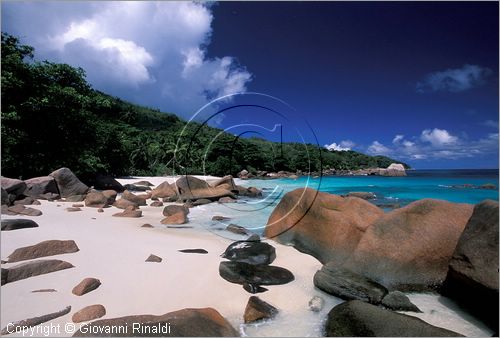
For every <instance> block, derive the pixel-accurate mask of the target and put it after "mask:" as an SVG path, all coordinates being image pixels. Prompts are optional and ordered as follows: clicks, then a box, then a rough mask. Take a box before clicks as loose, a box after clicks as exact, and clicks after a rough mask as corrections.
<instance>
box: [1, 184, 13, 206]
mask: <svg viewBox="0 0 500 338" xmlns="http://www.w3.org/2000/svg"><path fill="white" fill-rule="evenodd" d="M1 190H2V205H10V204H11V200H10V197H9V193H8V192H7V190H5V189H4V188H3V187H2V188H1Z"/></svg>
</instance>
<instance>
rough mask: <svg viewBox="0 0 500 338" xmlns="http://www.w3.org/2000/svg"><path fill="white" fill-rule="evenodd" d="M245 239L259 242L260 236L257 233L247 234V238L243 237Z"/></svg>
mask: <svg viewBox="0 0 500 338" xmlns="http://www.w3.org/2000/svg"><path fill="white" fill-rule="evenodd" d="M245 241H247V242H260V236H259V235H257V234H251V235H250V236H248V238H247V239H245Z"/></svg>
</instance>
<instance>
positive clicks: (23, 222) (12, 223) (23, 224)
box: [2, 218, 38, 231]
mask: <svg viewBox="0 0 500 338" xmlns="http://www.w3.org/2000/svg"><path fill="white" fill-rule="evenodd" d="M37 227H38V224H37V223H36V222H35V221H33V220H31V219H24V218H18V219H2V231H10V230H19V229H26V228H37Z"/></svg>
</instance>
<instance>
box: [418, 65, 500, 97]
mask: <svg viewBox="0 0 500 338" xmlns="http://www.w3.org/2000/svg"><path fill="white" fill-rule="evenodd" d="M491 74H492V70H491V69H489V68H486V67H481V66H478V65H464V66H463V67H462V68H454V69H446V70H443V71H438V72H434V73H430V74H427V75H426V76H425V78H424V80H422V81H420V82H418V83H417V92H420V93H424V92H439V91H444V92H462V91H465V90H468V89H471V88H474V87H477V86H479V85H481V84H483V83H484V82H485V80H486V78H487V77H488V76H490V75H491Z"/></svg>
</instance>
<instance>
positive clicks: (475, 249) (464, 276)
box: [441, 200, 499, 330]
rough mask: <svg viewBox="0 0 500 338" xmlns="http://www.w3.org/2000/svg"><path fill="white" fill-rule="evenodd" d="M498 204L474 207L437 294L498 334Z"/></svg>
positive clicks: (484, 204) (486, 202) (485, 203)
mask: <svg viewBox="0 0 500 338" xmlns="http://www.w3.org/2000/svg"><path fill="white" fill-rule="evenodd" d="M498 212H499V209H498V202H496V201H492V200H485V201H483V202H481V203H479V204H477V205H476V206H475V207H474V211H473V213H472V216H471V218H470V219H469V221H468V222H467V225H466V226H465V230H464V232H463V233H462V234H461V236H460V239H459V240H458V244H457V246H456V248H455V251H454V253H453V256H452V258H451V260H450V263H449V269H448V274H447V276H446V280H445V282H444V284H443V287H442V289H441V293H442V294H444V295H446V296H447V297H450V298H453V299H455V300H456V301H458V302H459V304H461V305H462V306H465V307H466V308H468V309H469V310H470V311H471V312H472V313H473V314H475V315H476V316H477V317H479V318H481V319H483V320H484V321H485V322H486V323H487V324H488V325H489V326H490V327H491V328H492V329H494V330H498V297H499V294H498V236H499V233H498Z"/></svg>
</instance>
